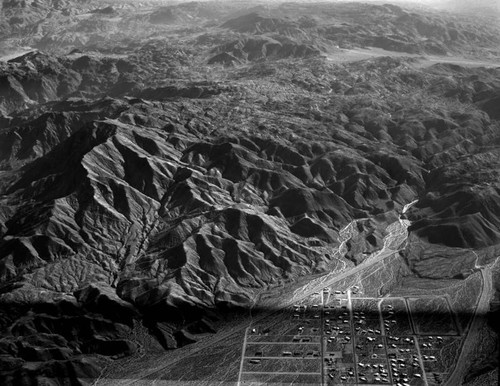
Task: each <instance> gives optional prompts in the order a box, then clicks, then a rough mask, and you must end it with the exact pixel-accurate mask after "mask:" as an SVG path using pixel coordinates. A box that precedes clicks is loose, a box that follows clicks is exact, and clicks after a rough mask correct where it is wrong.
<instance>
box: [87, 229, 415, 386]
mask: <svg viewBox="0 0 500 386" xmlns="http://www.w3.org/2000/svg"><path fill="white" fill-rule="evenodd" d="M397 222H399V223H400V224H401V225H402V226H404V225H406V224H405V223H403V222H400V221H399V220H398V221H397ZM393 224H394V223H393ZM393 224H391V225H393ZM391 225H390V226H389V227H388V229H390V230H391V231H392V233H390V234H389V235H388V236H386V239H387V240H390V239H391V238H392V237H394V238H396V237H398V236H399V237H400V236H401V228H400V227H394V226H392V227H391ZM384 244H385V245H384V248H383V249H382V250H381V251H380V252H379V253H378V254H377V256H374V257H371V258H369V259H367V260H365V261H364V262H363V263H361V264H360V265H358V266H357V267H355V268H353V269H351V270H349V271H346V272H343V273H341V274H338V273H336V272H335V273H333V274H327V275H325V276H323V277H322V278H319V279H316V280H314V281H313V283H314V284H313V286H311V287H309V286H308V287H309V288H308V289H307V290H305V291H303V292H302V291H301V293H300V297H298V298H296V297H294V298H293V299H292V300H291V301H289V302H287V303H285V304H283V305H282V306H281V307H280V309H281V310H282V309H285V308H287V307H290V306H291V305H293V304H294V303H295V302H298V301H300V300H302V299H305V298H307V297H309V296H311V295H312V294H314V293H315V292H318V291H319V292H321V291H322V289H323V287H328V286H332V285H333V284H335V283H336V282H338V281H340V280H343V279H345V278H346V277H349V276H351V275H354V274H356V273H357V272H359V271H361V270H364V269H366V268H369V267H371V266H372V265H374V264H377V263H380V262H381V261H383V260H384V259H385V258H387V257H389V256H392V255H393V254H394V253H397V252H398V251H393V250H390V249H386V245H389V244H390V243H384ZM277 311H279V310H272V311H268V312H265V313H263V314H261V315H259V316H257V317H253V319H252V321H253V322H258V321H260V320H263V319H265V318H267V317H269V316H271V315H272V314H274V313H275V312H277ZM247 327H248V324H246V325H245V326H241V328H240V329H244V328H247ZM240 329H233V330H228V331H225V332H219V333H217V336H216V338H215V339H214V340H210V341H209V342H207V343H206V344H203V342H200V343H201V344H199V345H198V347H196V348H191V347H189V346H188V347H186V348H185V351H184V352H178V356H176V357H175V358H170V359H167V360H166V361H165V362H163V363H162V365H161V366H158V367H156V368H152V369H149V371H148V370H145V372H144V373H142V374H141V377H138V378H137V379H134V380H130V381H128V382H127V381H125V380H121V383H120V385H134V384H141V382H142V381H144V380H145V379H148V380H150V379H153V378H156V379H159V378H161V377H162V376H164V375H166V373H165V372H166V369H167V368H169V367H171V366H172V365H174V364H175V363H177V362H179V361H181V360H183V359H184V358H186V357H188V356H191V355H193V354H195V353H197V352H200V351H202V350H205V349H207V348H209V347H211V346H213V345H215V344H217V343H218V342H220V341H222V340H224V339H227V338H229V337H230V336H231V335H233V334H235V333H237V332H238V331H239V330H240ZM245 336H246V334H245ZM240 368H241V363H240ZM240 374H241V373H240ZM102 381H104V380H103V379H101V380H100V382H95V383H94V384H95V385H97V384H99V383H101V382H102Z"/></svg>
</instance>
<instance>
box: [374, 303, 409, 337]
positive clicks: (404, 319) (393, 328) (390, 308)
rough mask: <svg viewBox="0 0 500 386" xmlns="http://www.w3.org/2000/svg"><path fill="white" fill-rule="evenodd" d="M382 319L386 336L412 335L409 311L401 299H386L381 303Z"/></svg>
mask: <svg viewBox="0 0 500 386" xmlns="http://www.w3.org/2000/svg"><path fill="white" fill-rule="evenodd" d="M381 309H382V318H383V320H384V329H385V331H386V335H395V336H402V335H412V334H413V333H414V331H413V328H412V326H411V323H410V316H409V311H408V308H407V306H406V301H405V300H404V299H403V298H387V299H384V300H383V301H382V304H381Z"/></svg>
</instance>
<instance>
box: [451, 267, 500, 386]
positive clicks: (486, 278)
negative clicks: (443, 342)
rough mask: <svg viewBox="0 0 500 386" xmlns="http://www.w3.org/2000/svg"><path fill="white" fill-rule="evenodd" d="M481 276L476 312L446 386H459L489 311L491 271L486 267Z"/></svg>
mask: <svg viewBox="0 0 500 386" xmlns="http://www.w3.org/2000/svg"><path fill="white" fill-rule="evenodd" d="M481 275H482V277H483V288H482V291H481V297H480V298H479V301H478V303H477V306H476V310H475V311H474V316H473V318H472V322H471V324H470V326H469V329H468V331H467V335H466V337H465V340H464V343H463V344H462V349H461V350H460V356H459V357H458V360H457V363H456V365H455V368H454V369H453V372H452V373H451V376H450V377H449V378H448V380H447V381H446V383H445V385H446V386H457V385H461V384H462V383H461V382H462V379H463V376H464V375H465V374H464V372H465V371H466V370H467V365H466V363H465V362H466V360H467V359H468V354H469V352H470V351H471V350H472V349H473V348H474V346H475V345H476V344H477V339H478V338H479V334H480V329H481V326H482V325H483V320H482V317H483V315H486V313H487V312H488V311H489V309H490V299H491V291H492V282H491V270H490V269H489V268H488V267H483V268H481Z"/></svg>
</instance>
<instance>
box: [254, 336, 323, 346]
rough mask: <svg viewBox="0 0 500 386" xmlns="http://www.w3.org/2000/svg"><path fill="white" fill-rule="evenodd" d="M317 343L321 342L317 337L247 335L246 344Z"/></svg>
mask: <svg viewBox="0 0 500 386" xmlns="http://www.w3.org/2000/svg"><path fill="white" fill-rule="evenodd" d="M294 341H295V343H317V344H319V342H320V341H321V337H320V336H319V335H315V336H311V335H259V334H248V335H247V342H248V343H252V342H264V343H287V342H289V343H294Z"/></svg>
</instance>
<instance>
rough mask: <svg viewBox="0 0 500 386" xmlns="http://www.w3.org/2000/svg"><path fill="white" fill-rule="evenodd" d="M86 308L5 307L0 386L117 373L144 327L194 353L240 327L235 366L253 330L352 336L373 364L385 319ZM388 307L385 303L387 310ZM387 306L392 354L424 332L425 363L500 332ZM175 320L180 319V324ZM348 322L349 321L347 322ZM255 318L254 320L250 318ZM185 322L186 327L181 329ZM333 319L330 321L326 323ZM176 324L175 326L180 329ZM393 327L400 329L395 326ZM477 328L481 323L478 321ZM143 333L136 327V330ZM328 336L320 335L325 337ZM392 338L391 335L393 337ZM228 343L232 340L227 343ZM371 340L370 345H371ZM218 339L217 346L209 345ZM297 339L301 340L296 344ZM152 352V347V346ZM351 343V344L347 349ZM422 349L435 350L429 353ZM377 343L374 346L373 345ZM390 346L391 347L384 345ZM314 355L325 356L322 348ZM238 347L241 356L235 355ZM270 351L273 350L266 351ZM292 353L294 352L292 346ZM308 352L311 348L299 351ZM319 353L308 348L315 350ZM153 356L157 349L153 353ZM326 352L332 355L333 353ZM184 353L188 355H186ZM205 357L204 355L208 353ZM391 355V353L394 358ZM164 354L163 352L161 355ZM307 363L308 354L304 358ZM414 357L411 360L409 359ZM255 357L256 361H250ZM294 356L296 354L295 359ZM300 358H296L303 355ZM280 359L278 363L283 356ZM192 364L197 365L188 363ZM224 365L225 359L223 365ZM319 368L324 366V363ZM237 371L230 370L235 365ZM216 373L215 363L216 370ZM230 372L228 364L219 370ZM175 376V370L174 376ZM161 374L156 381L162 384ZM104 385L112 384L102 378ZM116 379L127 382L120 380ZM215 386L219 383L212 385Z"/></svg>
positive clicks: (100, 304)
mask: <svg viewBox="0 0 500 386" xmlns="http://www.w3.org/2000/svg"><path fill="white" fill-rule="evenodd" d="M78 296H79V298H80V300H82V301H83V302H84V304H82V303H74V302H70V301H60V302H58V303H53V304H39V305H32V306H29V307H28V306H26V307H23V306H19V305H16V304H11V305H6V306H5V307H3V308H2V312H1V313H0V317H1V319H0V320H1V325H0V328H1V330H2V332H3V333H2V339H1V340H0V365H1V370H2V371H1V372H0V374H1V375H0V380H1V381H2V384H5V385H9V384H12V383H13V382H14V380H16V382H18V381H20V380H23V381H24V382H35V380H39V381H40V380H41V379H43V378H45V379H52V380H53V381H55V382H70V383H72V384H73V383H74V382H76V383H78V382H80V381H84V380H85V379H95V378H97V377H98V376H99V374H100V373H101V371H102V370H103V368H104V367H106V366H109V365H112V364H113V362H114V361H116V363H117V364H119V363H120V358H125V357H128V356H134V355H136V354H137V353H138V350H139V348H140V347H141V345H143V344H144V341H141V339H139V340H137V338H133V334H131V333H132V328H133V325H134V320H135V321H136V323H137V322H139V323H141V324H142V325H143V326H144V328H145V329H146V330H147V331H149V333H150V334H151V337H152V339H153V341H154V342H156V343H155V344H154V346H155V347H156V350H160V351H161V347H163V349H165V350H172V349H175V348H180V347H183V346H186V345H189V346H190V347H191V346H192V348H194V349H195V350H196V347H197V342H203V339H206V338H207V334H208V336H212V337H214V338H215V339H216V338H217V334H218V333H222V332H223V330H220V331H217V329H218V325H219V324H220V322H221V321H223V320H225V321H228V320H240V321H241V323H240V324H239V326H238V327H236V328H234V329H233V331H232V335H231V336H233V337H235V338H234V339H233V340H231V342H232V343H231V345H232V347H233V349H234V350H235V351H236V352H237V355H236V356H235V357H234V358H232V359H231V361H234V362H235V363H238V364H239V361H240V355H241V347H242V346H241V345H242V344H243V333H244V330H245V328H246V327H248V326H249V323H250V322H251V323H252V324H251V325H250V326H251V327H252V328H251V329H250V328H249V329H247V330H246V333H247V336H249V335H252V341H255V342H259V341H260V342H266V341H276V339H278V341H283V342H287V341H289V342H292V344H293V342H296V341H297V339H299V338H301V337H306V336H307V337H310V336H317V335H318V334H320V331H323V334H324V335H328V336H337V339H339V340H340V339H343V337H344V336H349V338H348V339H349V342H353V340H354V339H355V338H354V336H356V337H357V338H356V339H357V340H356V341H355V344H356V346H357V347H356V350H357V352H359V360H360V361H363V360H364V359H369V358H368V357H367V358H365V357H364V356H367V355H368V354H367V353H368V351H369V347H371V346H370V345H371V344H372V343H371V341H372V340H373V341H375V342H376V343H377V344H380V343H383V342H382V341H380V342H379V341H378V340H380V336H381V334H380V314H379V313H378V312H373V311H370V310H369V309H367V308H364V307H358V308H354V309H353V310H352V314H353V317H354V319H353V323H352V328H353V329H354V333H353V331H352V330H351V331H350V332H348V331H347V329H346V327H347V326H349V325H350V324H346V323H345V322H344V320H348V318H349V313H348V312H349V311H348V310H347V309H346V308H343V307H342V306H337V307H336V308H332V307H328V308H325V309H324V310H323V311H321V310H320V309H319V308H316V307H315V306H314V305H309V307H307V309H306V310H305V311H303V310H302V309H301V310H300V311H297V307H295V308H296V309H295V310H293V309H292V310H290V309H287V310H283V309H268V308H265V309H263V308H255V309H252V310H249V309H245V308H240V309H234V308H233V309H226V310H223V309H218V310H206V309H205V310H195V309H184V310H182V311H181V310H179V309H177V310H174V309H172V310H171V313H170V314H168V316H167V315H166V314H163V315H160V314H158V313H150V314H148V313H147V312H146V313H144V315H143V316H142V317H141V318H140V319H137V318H138V314H137V313H136V312H135V311H134V310H133V309H132V308H131V307H130V306H129V305H127V304H122V305H121V306H120V305H117V304H116V303H113V302H111V301H110V300H109V299H107V301H106V298H105V297H103V296H102V294H101V295H100V296H97V292H96V290H95V288H89V289H87V290H86V291H83V293H80V294H78ZM387 301H388V299H386V300H385V302H387ZM385 302H384V303H382V308H381V309H382V315H383V321H384V322H385V323H386V325H385V328H389V330H386V336H387V337H388V340H387V348H388V349H389V350H392V349H393V348H394V346H391V345H392V344H394V345H396V350H395V351H394V350H393V351H394V353H395V354H396V355H397V352H398V350H399V349H400V348H402V349H407V348H409V349H410V350H413V351H414V352H413V353H417V351H416V349H415V347H414V345H412V344H411V343H410V344H408V343H407V342H406V343H405V341H404V339H406V338H411V339H413V335H414V334H415V329H416V330H417V331H418V333H417V335H418V339H419V344H420V350H421V353H422V355H424V354H425V355H437V354H436V352H435V351H434V350H439V349H440V348H441V347H444V346H446V345H448V344H451V341H452V340H453V339H458V338H464V337H466V334H464V331H465V326H467V325H468V324H469V323H471V321H472V320H473V319H479V320H480V321H482V322H481V323H482V324H483V327H484V325H485V324H486V323H489V325H490V326H491V327H493V328H495V329H496V330H497V332H498V324H496V323H497V322H498V311H496V312H493V313H488V314H474V313H473V312H471V313H460V314H450V313H442V312H433V311H432V310H429V311H427V312H417V313H411V320H412V321H411V322H410V320H409V319H408V313H407V312H401V310H400V309H396V308H395V309H389V308H388V307H386V306H385ZM173 313H176V316H177V318H176V317H173V318H172V317H169V316H174V315H173ZM346 314H347V315H346ZM250 315H251V318H250ZM180 319H182V324H179V323H178V322H179V321H180ZM327 319H328V321H327ZM176 320H177V322H176ZM392 321H395V322H392ZM476 322H477V321H476ZM135 328H137V326H136V327H135ZM321 329H322V330H321ZM391 331H392V332H391ZM225 336H226V337H227V335H225ZM367 337H369V338H367ZM211 339H212V338H211ZM294 339H295V340H294ZM147 341H149V342H150V343H149V344H151V342H152V341H151V340H147ZM349 342H348V341H346V343H347V344H349ZM423 343H432V344H431V346H432V348H431V346H429V347H427V348H425V346H422V344H423ZM374 344H375V343H373V345H374ZM219 345H222V346H224V347H225V345H227V342H226V343H225V341H220V342H217V340H216V341H215V342H214V343H213V345H212V348H211V350H214V352H216V351H218V350H219V348H218V347H219ZM384 345H385V343H384ZM317 346H318V347H316V346H315V347H316V348H317V349H318V350H319V344H318V345H317ZM235 347H236V348H235ZM268 347H270V346H268ZM286 347H288V348H289V349H291V350H292V349H293V348H294V347H293V346H286ZM295 347H296V348H297V349H301V350H302V351H303V350H305V349H306V348H304V347H299V346H295ZM312 348H314V347H312V346H311V347H309V346H308V347H307V350H311V349H312ZM150 349H151V347H150ZM327 349H328V348H327ZM181 352H182V351H181ZM202 352H204V351H202ZM391 352H392V351H391ZM157 353H158V351H157ZM302 354H304V356H305V355H306V354H307V353H306V352H305V351H304V353H302ZM410 354H411V353H410ZM182 355H183V357H182V359H181V360H180V362H179V363H176V364H174V365H172V366H171V367H168V368H166V369H165V370H164V371H163V372H162V374H161V379H162V380H165V381H171V382H176V381H178V380H179V379H176V378H175V377H172V375H169V374H175V373H176V371H178V370H179V367H176V366H180V367H182V366H188V364H191V365H192V363H193V362H192V361H196V357H197V355H201V353H200V354H196V351H195V353H193V354H192V355H188V356H187V357H184V354H182ZM247 355H252V354H247ZM294 355H295V354H294ZM297 355H298V354H297ZM278 356H279V355H278ZM190 358H191V359H190ZM219 359H220V360H223V359H224V358H222V357H221V358H219ZM318 361H322V359H321V358H318ZM231 363H232V362H231ZM495 363H496V362H495V360H494V357H490V359H489V361H486V362H484V363H482V364H481V365H477V364H475V365H476V366H479V367H476V368H474V369H472V370H471V371H472V372H473V373H480V372H481V371H487V369H488V368H490V367H491V366H493V365H494V364H495ZM212 365H213V366H214V369H213V370H214V371H215V370H216V369H217V360H215V361H214V363H213V364H212ZM220 365H223V366H227V365H228V364H227V363H226V362H224V363H223V364H220ZM174 369H176V370H174ZM205 377H206V374H201V373H198V372H197V371H193V372H190V373H189V374H185V375H184V376H183V377H182V381H183V382H187V381H191V382H195V381H199V382H201V381H206V379H205ZM125 378H126V379H127V380H133V377H131V376H130V374H127V375H126V376H125ZM157 378H158V373H157V372H155V374H154V375H152V376H151V378H148V377H146V378H144V379H142V378H141V379H142V380H143V381H146V382H147V381H148V379H151V380H153V379H157ZM237 378H238V371H237V367H236V372H235V374H227V378H224V379H220V382H228V381H234V380H237ZM103 379H104V380H105V379H106V377H105V378H103ZM111 379H117V380H119V379H121V378H120V377H119V376H116V377H115V376H114V378H109V380H111ZM213 381H215V380H214V379H213Z"/></svg>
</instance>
